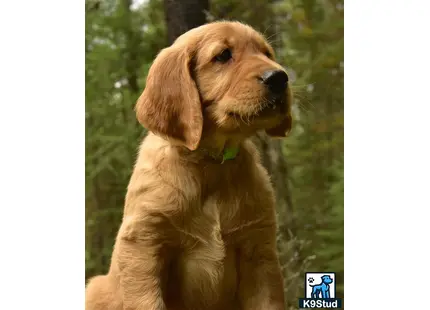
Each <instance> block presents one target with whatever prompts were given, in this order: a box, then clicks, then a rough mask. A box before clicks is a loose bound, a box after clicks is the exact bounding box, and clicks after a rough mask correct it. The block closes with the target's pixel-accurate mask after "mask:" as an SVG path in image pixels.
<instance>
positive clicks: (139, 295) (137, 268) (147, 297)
mask: <svg viewBox="0 0 430 310" xmlns="http://www.w3.org/2000/svg"><path fill="white" fill-rule="evenodd" d="M151 221H152V223H150V222H151ZM145 222H147V223H143V222H142V221H140V223H139V224H138V225H135V226H133V223H131V224H129V223H127V222H126V223H123V227H122V228H121V230H120V234H119V237H118V240H117V245H116V249H115V251H116V252H117V253H118V267H119V270H120V283H121V290H122V295H123V305H124V307H123V309H124V310H165V309H166V305H165V303H164V301H163V292H162V289H163V276H164V274H165V266H166V264H167V262H168V261H167V260H168V258H167V256H166V255H167V254H168V251H166V250H167V248H166V243H165V240H163V236H161V235H160V232H159V231H158V230H156V229H151V227H153V226H154V223H157V224H160V220H159V219H153V218H151V217H148V219H145ZM136 227H137V228H138V229H137V228H136Z"/></svg>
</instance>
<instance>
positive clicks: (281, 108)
mask: <svg viewBox="0 0 430 310" xmlns="http://www.w3.org/2000/svg"><path fill="white" fill-rule="evenodd" d="M286 108H287V101H286V100H285V98H271V99H266V100H264V101H262V102H260V103H259V104H258V105H256V107H255V108H254V109H250V111H244V112H236V111H228V112H227V115H228V116H230V117H235V118H247V119H261V118H272V117H276V116H279V115H284V114H285V113H286Z"/></svg>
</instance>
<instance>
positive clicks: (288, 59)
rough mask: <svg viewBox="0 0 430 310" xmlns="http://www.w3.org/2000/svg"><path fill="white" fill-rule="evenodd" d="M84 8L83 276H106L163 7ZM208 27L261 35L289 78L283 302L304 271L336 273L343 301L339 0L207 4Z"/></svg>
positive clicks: (122, 2)
mask: <svg viewBox="0 0 430 310" xmlns="http://www.w3.org/2000/svg"><path fill="white" fill-rule="evenodd" d="M94 3H96V2H95V1H87V2H86V10H87V13H86V31H85V42H86V56H85V57H86V59H85V61H86V68H85V69H86V70H85V78H86V92H85V99H86V110H85V117H86V155H85V156H86V158H85V159H86V166H85V169H86V251H85V260H86V277H87V278H88V277H91V276H93V275H95V274H102V273H105V272H107V270H108V268H109V263H110V255H111V253H112V246H113V243H114V240H115V236H116V233H117V230H118V227H119V223H120V221H121V218H122V210H123V202H124V195H125V192H126V188H127V184H128V180H129V177H130V173H131V171H132V169H133V165H134V160H135V156H136V152H137V147H138V143H139V142H140V140H141V138H142V137H143V135H144V134H145V132H144V129H143V128H142V126H140V125H139V124H138V123H137V121H136V117H135V114H134V111H133V108H134V104H135V102H136V100H137V98H138V96H139V95H140V92H141V91H142V89H143V88H144V83H145V78H146V74H147V71H148V69H149V67H150V64H151V62H152V60H153V59H154V57H155V56H156V54H157V53H158V51H159V50H160V49H161V48H163V47H164V46H165V45H166V42H167V36H166V26H165V20H164V13H163V1H161V0H150V1H148V2H147V3H145V4H144V5H142V6H140V7H137V8H136V7H134V6H132V9H129V5H128V4H129V1H128V0H119V1H114V0H105V1H102V2H100V4H99V5H98V6H95V5H94ZM208 19H209V20H216V19H235V20H240V21H243V22H246V23H249V24H250V25H252V26H253V27H255V28H257V29H258V30H260V31H261V32H262V33H264V34H265V36H266V37H267V38H268V39H269V41H270V42H271V43H272V45H273V46H274V48H275V51H276V53H277V58H278V61H279V62H280V63H282V64H283V65H284V66H286V67H287V68H288V70H289V72H290V79H292V80H293V81H292V84H293V92H294V94H295V104H294V106H293V116H294V128H293V130H292V132H291V135H290V137H289V138H287V139H285V142H284V145H283V147H284V149H283V151H284V156H285V157H286V160H287V163H288V174H286V175H285V178H286V179H287V181H288V185H289V187H290V192H291V193H290V196H291V197H290V199H291V205H292V206H293V208H292V210H291V211H290V213H288V214H287V213H286V212H285V210H281V209H280V208H278V219H279V226H280V229H279V234H278V247H279V252H280V260H281V263H282V268H283V272H284V279H285V285H286V299H287V305H288V307H289V308H290V309H296V308H297V298H299V297H302V295H303V282H304V281H303V273H304V272H306V271H310V270H315V271H335V272H337V281H338V284H340V288H341V291H340V292H338V293H339V294H340V295H341V297H342V296H343V286H342V284H343V1H335V0H327V1H316V0H302V1H301V0H291V1H286V0H281V1H263V0H212V1H211V9H210V12H208Z"/></svg>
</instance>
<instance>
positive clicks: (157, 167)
mask: <svg viewBox="0 0 430 310" xmlns="http://www.w3.org/2000/svg"><path fill="white" fill-rule="evenodd" d="M287 82H288V76H287V74H286V73H285V71H284V69H283V68H282V67H281V66H280V65H279V64H278V63H276V62H275V61H274V55H273V50H272V48H271V47H270V45H269V44H268V43H267V42H266V40H265V39H264V38H263V36H262V35H260V34H259V33H257V32H256V31H255V30H253V29H252V28H251V27H249V26H246V25H243V24H241V23H238V22H216V23H211V24H207V25H204V26H201V27H198V28H195V29H192V30H190V31H189V32H187V33H185V34H184V35H182V36H181V37H179V38H178V39H177V40H176V42H175V43H174V44H173V45H172V46H170V47H168V48H166V49H164V50H162V51H161V53H160V54H159V55H158V57H157V58H156V59H155V61H154V63H153V65H152V67H151V69H150V71H149V74H148V78H147V82H146V87H145V90H144V91H143V93H142V95H141V96H140V98H139V100H138V102H137V104H136V113H137V118H138V120H139V121H140V123H141V124H142V125H144V126H145V127H146V128H147V129H148V130H149V131H150V133H149V134H148V136H147V137H146V138H145V139H144V141H143V143H142V145H141V148H140V152H139V156H138V158H137V162H136V166H135V168H134V172H133V175H132V177H131V180H130V184H129V186H128V192H127V196H126V200H125V209H124V217H123V222H122V225H121V227H120V229H119V232H118V236H117V239H116V244H115V248H114V251H113V255H112V263H111V267H110V270H109V273H108V274H107V275H105V276H97V277H94V278H92V279H91V280H90V281H89V283H88V285H87V288H86V309H87V310H119V309H124V310H165V309H172V310H173V309H174V310H215V309H222V310H228V309H244V310H251V309H255V310H257V309H259V310H275V309H276V310H279V309H284V297H283V293H284V292H283V284H282V277H281V270H280V266H279V262H278V258H277V253H276V240H275V239H276V237H275V234H276V221H275V198H274V191H273V188H272V186H271V184H270V180H269V176H268V174H267V172H266V170H265V169H264V168H263V167H262V165H261V164H260V159H259V156H258V153H257V150H256V147H255V146H254V145H253V144H252V143H251V142H250V141H249V140H248V138H249V137H250V136H251V135H253V134H254V133H255V132H256V131H258V130H266V132H267V133H268V134H269V135H271V136H285V135H286V134H287V132H288V131H289V130H290V128H291V115H290V106H291V92H290V90H289V89H290V88H289V87H288V83H287Z"/></svg>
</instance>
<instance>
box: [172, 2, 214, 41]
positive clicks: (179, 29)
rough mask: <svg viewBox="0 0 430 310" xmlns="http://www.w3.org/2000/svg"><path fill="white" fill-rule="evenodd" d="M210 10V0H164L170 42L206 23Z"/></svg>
mask: <svg viewBox="0 0 430 310" xmlns="http://www.w3.org/2000/svg"><path fill="white" fill-rule="evenodd" d="M208 10H209V0H164V11H165V18H166V24H167V37H168V40H169V44H172V43H173V42H174V41H175V40H176V38H177V37H179V36H180V35H181V34H183V33H185V32H187V31H188V30H190V29H192V28H195V27H198V26H201V25H203V24H205V23H206V12H207V11H208Z"/></svg>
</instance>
